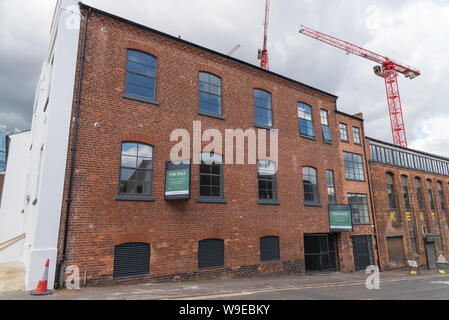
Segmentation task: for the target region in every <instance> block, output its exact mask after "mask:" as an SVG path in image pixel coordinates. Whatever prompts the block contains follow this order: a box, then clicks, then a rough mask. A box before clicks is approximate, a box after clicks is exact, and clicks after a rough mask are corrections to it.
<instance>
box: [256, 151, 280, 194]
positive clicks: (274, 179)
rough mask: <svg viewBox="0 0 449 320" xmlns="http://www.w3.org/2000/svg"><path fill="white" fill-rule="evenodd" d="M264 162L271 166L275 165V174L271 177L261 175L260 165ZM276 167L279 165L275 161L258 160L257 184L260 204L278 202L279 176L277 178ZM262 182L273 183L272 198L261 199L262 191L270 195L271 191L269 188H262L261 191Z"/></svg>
mask: <svg viewBox="0 0 449 320" xmlns="http://www.w3.org/2000/svg"><path fill="white" fill-rule="evenodd" d="M262 162H268V164H269V166H271V164H273V165H274V174H271V175H268V174H266V175H261V174H260V171H259V170H260V167H259V164H262ZM276 166H277V164H276V163H275V162H273V161H270V160H258V161H257V184H258V188H257V191H258V199H259V202H276V201H278V196H277V176H276ZM262 177H266V178H262ZM261 181H264V182H266V183H268V182H271V186H272V188H271V193H272V198H268V197H266V198H263V197H261V191H265V192H266V193H268V192H269V191H270V189H269V188H262V189H261Z"/></svg>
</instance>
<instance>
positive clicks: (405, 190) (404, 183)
mask: <svg viewBox="0 0 449 320" xmlns="http://www.w3.org/2000/svg"><path fill="white" fill-rule="evenodd" d="M401 187H402V197H403V199H404V208H405V210H406V211H410V210H412V205H411V202H410V193H409V190H408V177H407V176H404V175H402V176H401Z"/></svg>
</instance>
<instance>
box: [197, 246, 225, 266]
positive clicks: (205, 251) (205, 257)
mask: <svg viewBox="0 0 449 320" xmlns="http://www.w3.org/2000/svg"><path fill="white" fill-rule="evenodd" d="M212 267H224V240H220V239H207V240H202V241H200V242H199V243H198V268H199V269H201V268H212Z"/></svg>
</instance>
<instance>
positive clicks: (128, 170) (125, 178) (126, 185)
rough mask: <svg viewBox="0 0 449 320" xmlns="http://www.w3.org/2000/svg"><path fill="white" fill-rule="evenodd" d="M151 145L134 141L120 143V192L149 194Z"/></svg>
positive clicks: (151, 174)
mask: <svg viewBox="0 0 449 320" xmlns="http://www.w3.org/2000/svg"><path fill="white" fill-rule="evenodd" d="M152 181H153V147H152V146H149V145H146V144H143V143H136V142H123V143H122V158H121V165H120V190H119V193H120V194H126V195H151V194H152Z"/></svg>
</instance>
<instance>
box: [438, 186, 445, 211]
mask: <svg viewBox="0 0 449 320" xmlns="http://www.w3.org/2000/svg"><path fill="white" fill-rule="evenodd" d="M438 196H439V197H440V206H441V210H446V206H445V205H444V198H443V189H442V184H441V182H438Z"/></svg>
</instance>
